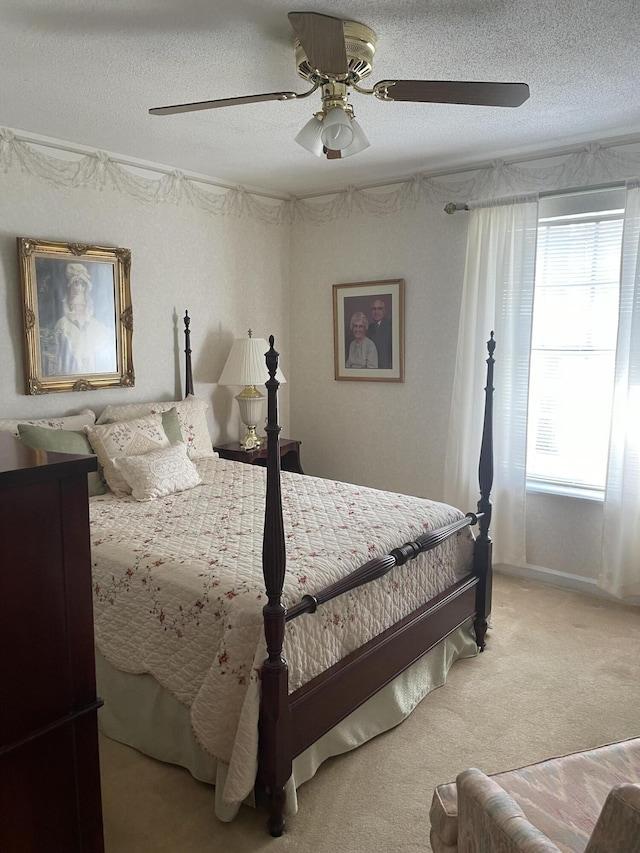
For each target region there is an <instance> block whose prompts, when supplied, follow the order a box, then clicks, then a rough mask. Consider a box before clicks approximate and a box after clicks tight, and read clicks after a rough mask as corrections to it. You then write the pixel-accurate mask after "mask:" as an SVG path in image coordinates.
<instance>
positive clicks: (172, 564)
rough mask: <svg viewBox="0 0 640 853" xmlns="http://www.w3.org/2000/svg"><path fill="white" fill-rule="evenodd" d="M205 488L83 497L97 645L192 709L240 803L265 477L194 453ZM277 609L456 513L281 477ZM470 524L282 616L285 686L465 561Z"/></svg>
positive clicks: (254, 703)
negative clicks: (282, 543) (353, 586)
mask: <svg viewBox="0 0 640 853" xmlns="http://www.w3.org/2000/svg"><path fill="white" fill-rule="evenodd" d="M196 465H197V468H198V471H199V473H200V475H201V477H202V480H203V483H202V485H199V486H196V487H194V488H192V489H189V490H187V491H183V492H179V493H177V494H174V495H169V496H167V497H161V498H157V499H155V500H153V501H147V502H141V503H139V502H137V501H135V500H134V499H133V498H131V497H120V498H117V497H115V496H114V495H113V494H106V495H102V496H98V497H95V498H92V499H91V502H90V515H91V540H92V562H93V585H94V616H95V632H96V643H97V646H98V648H99V649H100V651H101V652H102V654H103V655H104V656H105V658H106V659H107V660H108V661H109V662H110V663H111V665H112V666H114V667H116V668H117V669H120V670H123V671H125V672H129V673H150V674H151V675H153V677H154V678H155V679H156V680H157V681H158V682H159V683H160V684H162V685H163V687H164V688H165V689H166V690H168V691H169V692H170V693H172V694H173V695H174V696H175V697H176V698H177V699H178V700H179V701H180V702H182V703H183V704H184V705H186V706H187V707H189V708H190V716H191V723H192V728H193V731H194V733H195V735H196V738H197V739H198V741H199V743H200V744H201V746H202V747H203V748H204V749H205V750H206V751H208V752H209V753H211V754H212V755H213V756H215V757H217V758H218V759H221V760H222V761H224V762H226V763H227V764H229V772H228V775H227V781H226V786H225V790H224V798H225V800H227V801H228V802H232V803H235V802H241V801H242V800H243V799H244V798H245V797H246V796H247V794H249V793H250V791H251V789H252V788H253V784H254V781H255V775H256V769H257V738H258V734H257V720H258V710H259V669H260V666H261V664H262V662H263V660H264V658H265V657H266V651H265V646H264V639H263V633H262V607H263V606H264V604H265V603H266V596H265V593H264V581H263V577H262V535H263V525H264V496H265V489H266V472H265V470H264V469H263V468H260V467H258V466H252V465H245V464H241V463H238V462H229V461H225V460H221V459H202V460H198V461H197V462H196ZM282 502H283V514H284V527H285V538H286V560H287V571H286V578H285V584H284V600H285V604H286V605H288V606H291V605H293V604H295V603H297V602H298V601H299V600H300V598H301V597H302V596H303V595H304V594H305V593H311V594H313V593H314V592H317V591H319V590H320V589H322V588H323V587H325V586H328V585H329V584H330V583H333V582H334V581H335V580H337V579H338V578H339V577H342V576H344V575H345V574H347V573H348V572H350V571H352V570H353V569H355V568H357V567H358V566H360V565H362V564H363V563H364V562H366V561H367V560H369V559H371V558H372V557H375V556H378V555H382V554H387V553H388V552H389V551H390V550H391V549H392V548H394V547H397V546H398V545H401V544H403V543H404V542H406V541H408V540H410V539H413V538H415V537H416V536H417V535H419V534H421V533H423V532H424V531H426V530H429V529H433V528H436V527H440V526H442V525H444V524H447V523H449V522H450V521H453V520H455V519H456V518H459V517H460V516H461V515H462V513H461V512H460V511H458V510H456V509H454V508H452V507H450V506H447V505H446V504H442V503H436V502H432V501H427V500H424V499H422V498H415V497H409V496H406V495H400V494H395V493H390V492H383V491H379V490H377V489H368V488H363V487H360V486H355V485H350V484H347V483H339V482H334V481H332V480H323V479H319V478H316V477H309V476H304V475H300V474H290V473H287V472H282ZM472 547H473V540H472V534H471V532H470V530H469V529H468V528H467V529H466V530H464V531H463V532H461V533H459V534H457V535H456V536H454V537H452V538H451V539H450V540H448V541H447V542H445V543H444V544H443V545H441V546H439V547H438V548H436V549H435V550H434V551H431V552H429V553H427V554H421V555H420V556H419V557H418V558H417V559H416V560H413V561H411V562H410V563H408V564H407V565H406V566H404V567H396V568H395V569H392V570H391V572H389V573H388V574H387V575H386V576H385V577H384V578H380V579H378V580H376V581H373V582H372V583H370V584H368V585H367V586H366V587H361V588H360V589H358V590H355V591H354V592H352V593H349V594H347V595H344V596H342V597H341V598H338V599H335V600H333V601H331V602H329V603H327V604H326V605H324V606H322V607H320V608H319V609H318V611H317V612H316V613H315V614H306V615H305V616H302V617H300V618H299V619H297V620H295V621H294V622H291V623H289V624H288V625H287V637H286V644H285V657H286V658H287V661H288V664H289V674H290V689H291V690H292V691H293V690H295V689H297V688H298V687H299V686H301V685H302V684H304V683H305V682H306V681H308V680H310V679H311V678H313V677H314V676H315V675H317V674H318V673H320V672H322V671H323V670H325V669H327V668H328V667H329V666H331V665H332V664H334V663H335V662H336V661H338V660H340V659H341V658H343V657H344V656H345V655H346V654H348V653H349V652H351V651H353V649H355V648H357V647H358V646H361V645H362V644H363V643H365V642H367V641H368V640H370V639H371V638H372V637H374V636H376V635H377V634H379V633H380V632H381V631H383V630H384V629H385V628H388V627H389V626H390V625H391V624H393V623H394V622H396V621H398V620H399V619H401V618H402V617H404V616H406V615H407V614H408V613H410V612H411V611H412V610H414V609H415V608H416V607H419V606H420V605H421V604H423V603H424V602H425V601H426V600H428V599H429V598H430V597H432V596H433V595H436V594H437V593H438V592H441V591H442V590H443V589H445V588H446V587H447V586H449V585H450V584H452V583H454V582H455V580H457V579H458V578H459V577H461V576H462V575H464V574H466V573H467V572H468V571H469V570H470V565H471V556H472Z"/></svg>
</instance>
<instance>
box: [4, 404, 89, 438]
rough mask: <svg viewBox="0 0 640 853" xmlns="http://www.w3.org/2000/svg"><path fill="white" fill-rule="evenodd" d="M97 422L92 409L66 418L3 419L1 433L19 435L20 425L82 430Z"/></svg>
mask: <svg viewBox="0 0 640 853" xmlns="http://www.w3.org/2000/svg"><path fill="white" fill-rule="evenodd" d="M95 422H96V413H95V412H92V411H91V409H83V410H82V411H81V412H80V414H79V415H67V416H66V417H64V418H38V419H37V420H33V418H31V419H30V418H2V419H0V432H12V433H13V434H14V435H19V432H18V424H26V425H27V426H39V427H47V428H48V429H75V430H81V429H82V428H83V427H85V426H91V425H92V424H95Z"/></svg>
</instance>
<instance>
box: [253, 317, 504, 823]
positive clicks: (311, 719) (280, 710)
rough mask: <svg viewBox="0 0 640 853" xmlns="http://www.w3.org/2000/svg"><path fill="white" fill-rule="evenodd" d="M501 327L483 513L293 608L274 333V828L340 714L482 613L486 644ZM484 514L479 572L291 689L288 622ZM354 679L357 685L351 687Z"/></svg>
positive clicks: (262, 752)
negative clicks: (310, 751)
mask: <svg viewBox="0 0 640 853" xmlns="http://www.w3.org/2000/svg"><path fill="white" fill-rule="evenodd" d="M494 349H495V342H494V340H493V332H492V333H491V339H490V341H489V342H488V350H489V358H488V359H487V385H486V388H485V395H486V397H485V417H484V427H483V438H482V449H481V455H480V466H479V480H480V501H479V502H478V512H477V514H474V513H469V514H468V516H466V517H465V518H464V519H461V520H460V521H459V522H455V523H453V524H450V525H447V526H446V527H445V528H442V529H440V530H436V531H431V532H430V533H428V534H424V535H423V536H421V537H418V539H417V540H416V541H415V542H410V543H406V544H405V545H404V546H402V547H401V548H398V549H394V551H393V552H391V553H390V554H389V555H386V556H385V557H379V558H376V559H374V560H371V561H370V562H369V563H367V564H365V565H364V566H362V567H361V568H359V569H357V570H355V571H354V572H352V573H351V574H350V575H348V576H347V577H346V578H344V579H342V580H341V581H339V582H338V583H336V584H333V585H332V586H331V587H328V588H327V589H325V590H322V591H321V592H320V593H318V594H316V596H305V597H304V598H303V600H302V601H301V602H300V604H298V605H296V606H295V607H293V608H291V609H290V610H289V612H287V610H286V608H285V607H284V605H283V603H282V589H283V584H284V577H285V570H286V564H285V560H286V557H285V544H284V528H283V520H282V500H281V491H280V451H279V446H278V445H279V438H278V436H279V433H280V427H279V425H278V408H277V389H278V386H279V383H278V381H277V380H276V378H275V376H276V370H277V365H278V353H277V352H276V351H275V349H274V339H273V337H271V338H270V349H269V352H268V353H267V355H266V360H267V367H268V370H269V375H270V379H269V380H268V382H267V383H266V386H267V392H268V418H267V427H266V432H267V497H266V508H265V526H264V548H263V573H264V579H265V587H266V592H267V599H268V602H267V604H266V605H265V607H264V629H265V638H266V644H267V652H268V657H267V659H266V661H265V662H264V665H263V668H262V695H261V708H260V748H259V769H258V779H259V781H260V782H261V783H262V784H263V785H264V786H265V787H266V789H267V793H268V798H269V823H268V825H269V831H270V832H271V834H272V835H274V836H279V835H281V834H282V832H283V829H284V817H283V812H284V803H285V794H284V786H285V784H286V782H287V781H288V779H289V778H290V776H291V771H292V761H293V758H294V757H295V756H296V755H298V754H300V753H301V752H302V751H303V750H304V749H306V748H307V747H308V746H310V745H311V744H312V743H314V742H315V741H316V740H317V739H318V738H319V737H321V736H322V735H323V734H324V733H325V732H327V731H329V729H331V728H332V727H333V726H334V725H335V724H336V723H338V722H340V720H342V719H344V718H345V717H346V716H347V715H348V714H349V713H351V712H352V711H353V710H355V709H356V708H358V707H359V706H360V705H361V704H362V703H363V702H365V701H366V700H367V699H368V698H370V697H371V696H372V695H374V694H375V693H377V692H378V691H379V690H380V689H382V688H383V687H384V686H385V685H386V684H388V683H389V682H390V681H391V680H392V679H393V678H395V677H396V676H397V675H398V674H400V673H401V672H403V671H404V670H405V669H406V668H407V667H408V666H410V665H411V664H412V663H413V662H415V661H416V660H417V659H418V658H419V657H421V656H422V655H423V654H425V653H426V652H427V651H428V650H429V649H431V648H432V647H433V646H434V645H435V644H436V643H438V642H439V641H440V640H441V639H443V638H444V637H446V636H447V635H448V634H450V633H451V631H453V630H455V629H456V628H457V627H458V626H459V625H461V624H462V623H463V622H464V621H465V620H466V619H468V618H470V617H474V627H475V631H476V639H477V643H478V646H479V647H480V649H482V648H483V647H484V641H485V632H486V627H487V617H488V615H489V612H490V609H491V538H490V536H489V524H490V520H491V501H490V499H489V495H490V491H491V485H492V481H493V456H492V450H491V445H492V399H493V364H494V359H493V352H494ZM476 522H479V525H480V533H479V535H478V537H477V539H476V544H475V547H474V560H473V573H472V574H471V575H469V576H468V577H467V578H466V579H464V580H462V581H460V582H458V583H457V584H455V585H454V586H452V587H451V588H449V589H447V590H446V591H445V592H443V593H442V594H441V595H439V596H436V597H435V598H434V599H432V600H431V601H429V602H427V603H426V604H425V605H423V606H422V607H420V608H419V609H418V610H416V611H414V612H413V613H411V614H410V615H409V616H407V617H406V618H405V619H403V620H401V621H400V622H399V623H397V624H396V625H394V626H392V627H391V628H389V629H388V630H386V631H384V632H383V633H382V634H380V635H379V636H378V637H375V638H374V639H373V640H371V641H370V642H369V643H367V644H366V645H364V646H363V647H361V648H360V649H357V650H356V651H355V652H353V653H352V654H350V655H348V656H347V657H346V658H344V659H343V660H341V661H339V662H338V663H337V664H335V665H334V666H333V667H331V668H330V669H329V670H327V671H326V672H324V673H322V674H321V675H320V676H318V677H317V678H314V679H313V680H312V681H311V682H309V683H308V684H305V685H304V686H303V687H301V688H300V689H299V690H297V691H295V692H294V693H293V694H291V695H289V693H288V670H287V663H286V661H285V659H284V657H283V654H282V650H283V644H284V636H285V627H286V622H287V621H290V620H291V619H293V618H297V617H298V616H300V615H302V614H303V613H306V612H313V611H314V610H315V609H316V608H317V606H318V605H320V604H322V603H323V602H325V601H328V600H330V599H331V598H334V597H335V596H337V595H340V594H342V593H344V592H346V591H348V590H350V589H354V588H355V587H357V586H360V585H362V584H363V583H368V582H369V581H371V580H373V579H375V578H377V577H380V576H381V575H383V574H385V573H386V572H388V571H389V570H390V569H391V568H393V567H394V566H396V565H401V564H403V563H405V562H407V560H409V559H412V558H414V557H415V556H417V554H419V553H421V552H422V551H424V550H430V548H432V547H436V546H437V545H438V544H439V543H440V542H442V541H444V540H445V539H446V538H447V537H449V536H452V535H455V533H457V532H458V531H459V530H461V529H462V528H463V527H465V526H468V525H469V524H475V523H476ZM347 686H348V689H347Z"/></svg>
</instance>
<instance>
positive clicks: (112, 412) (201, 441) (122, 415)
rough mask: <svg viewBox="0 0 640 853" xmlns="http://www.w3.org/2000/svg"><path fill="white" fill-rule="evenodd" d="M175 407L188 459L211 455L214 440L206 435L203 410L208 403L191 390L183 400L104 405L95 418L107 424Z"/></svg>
mask: <svg viewBox="0 0 640 853" xmlns="http://www.w3.org/2000/svg"><path fill="white" fill-rule="evenodd" d="M172 408H175V410H176V412H177V413H178V421H179V423H180V430H181V431H182V440H183V441H184V443H185V444H186V445H187V451H188V453H189V457H190V458H191V459H204V458H205V457H214V456H215V453H214V452H213V442H212V441H211V436H210V435H209V427H208V425H207V416H206V411H207V409H208V408H209V406H208V405H207V404H206V403H205V402H204V400H200V399H199V398H198V397H194V396H193V395H192V394H189V396H188V397H187V398H186V400H174V401H171V402H164V403H163V402H156V403H125V404H123V405H121V406H107V407H106V408H105V410H104V411H103V412H102V414H101V415H100V417H99V418H98V420H97V423H98V424H108V423H113V422H115V421H126V420H129V419H130V418H141V417H144V416H145V415H150V414H156V413H158V412H166V411H168V410H169V409H172Z"/></svg>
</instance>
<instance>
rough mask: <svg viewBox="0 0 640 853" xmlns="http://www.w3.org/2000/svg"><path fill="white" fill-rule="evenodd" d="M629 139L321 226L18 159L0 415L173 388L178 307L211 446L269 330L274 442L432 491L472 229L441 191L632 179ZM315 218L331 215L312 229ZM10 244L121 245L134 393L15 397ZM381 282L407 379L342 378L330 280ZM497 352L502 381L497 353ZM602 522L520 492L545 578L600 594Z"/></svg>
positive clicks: (228, 433)
mask: <svg viewBox="0 0 640 853" xmlns="http://www.w3.org/2000/svg"><path fill="white" fill-rule="evenodd" d="M639 148H640V146H637V145H636V146H632V147H627V148H626V149H625V148H624V146H622V147H621V148H620V149H613V148H612V149H611V150H610V151H609V150H606V149H602V148H600V147H599V146H597V145H593V146H588V148H587V149H585V150H584V151H583V150H581V151H577V152H575V153H574V154H569V155H562V156H560V155H558V156H557V157H556V158H555V159H553V158H552V159H549V160H545V161H541V162H540V163H538V162H537V161H532V162H531V163H530V164H528V165H527V164H517V165H515V166H514V167H513V168H511V167H510V166H509V165H508V164H507V165H505V164H504V163H500V162H497V163H495V164H492V165H491V166H488V167H487V168H486V169H484V170H478V171H477V172H475V173H469V174H468V175H467V176H452V178H451V181H450V183H449V184H447V183H446V181H442V180H441V182H440V185H438V180H437V179H434V180H431V179H427V180H425V181H422V182H420V181H418V182H416V184H415V189H416V191H417V192H416V194H415V198H414V200H415V201H416V203H415V205H414V206H411V204H407V205H405V207H404V208H402V207H401V209H397V210H396V211H395V212H393V213H389V212H387V215H384V216H376V215H373V214H371V213H363V212H359V211H358V209H357V206H356V207H354V209H353V211H352V212H351V213H350V214H347V215H342V214H340V213H339V215H336V216H334V217H333V218H331V216H329V217H326V216H324V214H322V212H321V211H320V210H319V209H318V210H319V212H317V215H316V213H314V214H313V215H311V216H309V217H306V218H305V216H304V215H302V216H298V217H297V218H296V220H295V222H294V224H293V225H291V226H289V225H269V224H265V223H264V222H263V221H262V220H261V221H258V219H257V218H256V217H253V216H249V215H244V216H242V217H238V216H222V215H214V214H212V213H209V212H206V211H204V210H201V209H199V208H198V207H197V206H193V205H190V204H187V203H186V202H183V203H181V204H172V203H169V202H166V201H165V202H158V203H155V204H144V203H142V202H140V201H136V200H135V199H134V198H132V196H131V195H128V194H126V193H125V192H124V191H121V190H118V191H116V190H113V189H103V190H102V191H99V190H98V189H95V188H91V187H83V188H78V187H76V188H71V187H68V188H66V189H65V188H60V187H54V186H52V184H51V183H48V182H47V181H45V180H44V179H43V178H39V177H34V176H31V175H28V174H26V173H24V172H22V171H20V170H19V167H18V165H17V162H16V161H14V162H13V165H11V166H10V167H9V168H7V169H6V170H5V171H2V170H0V297H1V298H2V302H3V304H4V306H5V308H4V310H0V360H1V362H0V363H1V364H2V371H1V373H0V417H25V418H26V417H40V416H44V415H49V414H51V415H56V414H59V415H62V414H67V413H69V412H72V411H77V410H78V409H80V408H82V407H84V406H89V407H91V408H94V409H96V410H98V411H99V410H100V409H101V408H102V407H103V406H104V405H106V403H109V402H128V401H130V402H134V401H138V400H150V399H158V398H163V399H173V398H176V397H179V396H180V395H181V394H182V385H181V383H182V376H183V354H182V350H183V347H184V343H183V336H182V315H183V314H184V310H185V308H188V309H189V312H190V314H191V316H192V331H193V339H192V346H193V363H194V379H195V384H196V392H197V393H198V394H199V395H200V396H202V397H204V399H205V400H206V401H207V402H208V403H210V404H211V406H212V412H213V413H214V414H215V420H214V419H213V417H212V418H211V430H212V436H213V439H214V441H226V440H233V439H235V438H237V436H238V435H239V433H240V429H241V425H240V422H239V418H238V415H237V409H236V406H235V403H234V401H233V394H234V393H236V389H229V388H223V387H217V386H216V384H215V383H216V379H217V377H218V375H219V373H220V371H221V369H222V365H223V363H224V360H225V358H226V355H227V353H228V351H229V347H230V345H231V342H232V340H233V338H234V337H236V336H240V335H244V334H245V333H246V330H247V329H248V328H249V326H251V328H252V329H253V330H254V332H255V333H256V334H257V335H259V336H261V337H265V338H266V337H268V336H269V335H270V334H274V335H275V337H276V347H277V349H279V350H280V352H281V356H282V358H281V363H282V368H283V371H284V373H285V375H286V376H287V379H288V383H287V385H285V386H284V388H283V390H282V394H281V408H280V414H281V417H280V421H281V424H282V426H283V434H284V435H289V436H291V437H293V438H297V439H301V440H302V442H303V446H302V463H303V466H304V468H305V470H306V471H307V472H308V473H309V474H315V475H319V476H323V477H332V478H338V479H343V480H347V481H351V482H354V483H360V484H364V485H369V486H373V487H376V488H384V489H390V490H395V491H401V492H407V493H410V494H416V495H424V496H427V497H431V498H434V499H441V497H442V493H443V480H444V449H445V446H446V439H447V429H448V419H449V408H450V403H451V384H452V379H453V371H454V360H455V351H456V344H457V336H458V318H459V310H460V300H461V293H462V277H463V269H464V255H465V247H466V236H467V235H466V231H467V218H466V216H465V214H463V213H460V214H456V215H455V216H447V215H446V214H444V212H443V198H444V196H443V193H449V192H450V195H449V198H447V200H454V201H464V200H466V199H467V198H479V197H492V198H497V197H500V196H501V195H509V194H512V193H513V192H515V191H525V190H526V191H529V190H532V189H547V190H549V189H554V188H560V184H561V186H564V187H567V186H589V185H597V184H599V183H605V182H610V181H612V180H614V179H616V178H624V177H625V176H631V175H636V174H640V151H639V150H638V149H639ZM329 165H330V164H329ZM429 181H431V182H429ZM476 191H477V192H476ZM358 192H359V191H356V192H355V193H354V194H353V195H354V196H355V195H357V193H358ZM474 192H475V193H476V194H475V195H474ZM431 198H439V199H440V200H439V201H437V202H434V201H428V200H427V199H431ZM365 209H366V208H365ZM343 212H344V211H343ZM307 219H309V220H310V221H307ZM321 219H328V220H329V221H327V222H326V224H324V225H318V224H311V220H313V221H318V220H321ZM17 236H30V237H35V238H41V239H51V240H60V241H63V242H67V241H78V242H88V243H98V244H104V245H113V246H126V247H128V248H130V249H131V250H132V278H131V284H132V300H133V312H134V337H133V355H134V367H135V370H136V386H135V388H132V389H105V390H104V391H100V392H86V393H72V392H69V393H63V394H50V395H45V396H43V397H34V396H29V395H25V394H24V368H23V361H22V337H23V332H22V312H21V298H20V285H19V276H18V265H17V258H16V246H15V243H16V237H17ZM389 278H404V280H405V287H406V291H405V362H406V366H405V382H404V383H377V382H376V383H369V382H336V381H335V379H334V363H333V316H332V305H333V301H332V285H333V284H342V283H347V282H357V281H375V280H382V279H389ZM487 331H489V330H487ZM498 343H499V342H498ZM478 357H479V358H482V359H484V358H485V354H484V353H479V354H478ZM496 359H497V362H496V382H497V383H498V382H499V349H498V350H497V352H496ZM289 397H290V398H291V418H289V405H288V401H289ZM463 509H472V507H464V508H463ZM600 519H601V506H600V505H598V504H593V503H589V502H585V501H576V500H575V499H571V498H562V497H553V496H545V495H531V496H529V499H528V532H527V533H528V535H527V551H528V559H529V562H530V563H531V564H532V565H533V566H534V567H535V566H537V567H541V569H542V570H543V576H544V575H545V574H546V576H547V577H552V578H553V579H555V580H559V581H562V580H568V581H569V582H570V583H573V582H575V581H576V580H577V581H578V582H579V581H581V580H582V581H584V585H585V586H586V587H587V588H589V587H590V586H593V578H595V577H596V576H597V574H598V568H599V566H598V555H599V552H600ZM534 571H538V569H535V568H534Z"/></svg>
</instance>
